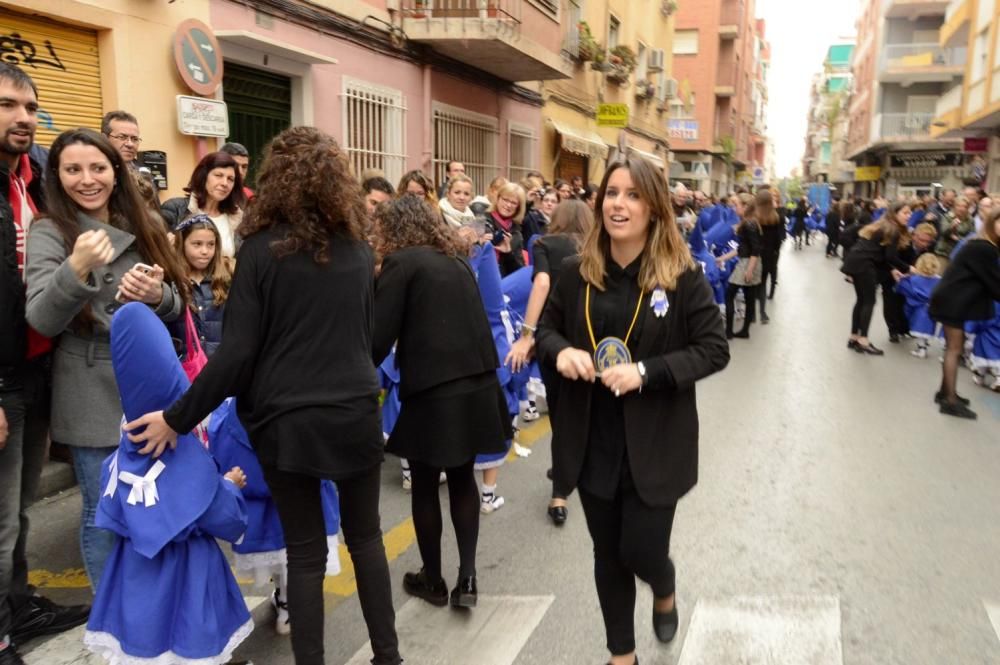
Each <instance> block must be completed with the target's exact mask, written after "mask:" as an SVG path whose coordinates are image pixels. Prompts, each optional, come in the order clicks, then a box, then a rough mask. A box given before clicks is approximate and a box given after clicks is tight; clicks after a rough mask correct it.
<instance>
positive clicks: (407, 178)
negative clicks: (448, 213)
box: [396, 170, 438, 208]
mask: <svg viewBox="0 0 1000 665" xmlns="http://www.w3.org/2000/svg"><path fill="white" fill-rule="evenodd" d="M436 191H437V190H435V189H434V181H433V180H431V179H430V178H429V177H427V175H425V174H424V172H423V171H420V170H415V171H408V172H406V173H405V174H403V177H402V178H400V179H399V187H397V188H396V196H406V195H407V194H409V195H410V196H414V197H416V198H418V199H421V200H423V201H426V202H427V205H429V206H431V207H432V208H434V207H436V206H437V204H438V199H437V197H436V195H435V192H436Z"/></svg>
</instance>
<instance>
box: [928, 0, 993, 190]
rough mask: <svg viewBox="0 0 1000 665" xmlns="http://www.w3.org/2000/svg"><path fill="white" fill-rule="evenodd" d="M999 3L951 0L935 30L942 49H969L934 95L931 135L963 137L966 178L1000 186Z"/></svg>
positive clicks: (983, 183)
mask: <svg viewBox="0 0 1000 665" xmlns="http://www.w3.org/2000/svg"><path fill="white" fill-rule="evenodd" d="M998 26H1000V3H998V2H995V1H994V0H954V1H952V2H949V3H948V7H947V9H946V10H945V22H944V25H943V26H942V27H941V30H940V33H939V44H940V46H941V48H943V49H949V48H962V47H964V48H965V49H966V52H967V53H969V54H970V55H971V57H969V58H968V60H967V61H966V63H965V70H964V72H963V73H962V77H961V79H960V80H958V81H956V82H955V83H954V85H953V86H952V87H951V88H950V89H949V90H948V91H947V92H946V93H945V94H944V95H942V96H941V97H940V99H938V102H937V105H936V108H935V112H934V120H933V122H932V123H931V135H932V136H934V137H935V138H940V139H953V138H958V139H962V140H963V152H964V153H965V162H966V167H967V173H966V181H967V182H970V183H974V184H978V185H980V186H982V187H984V188H985V189H986V190H987V191H990V192H997V191H1000V27H998Z"/></svg>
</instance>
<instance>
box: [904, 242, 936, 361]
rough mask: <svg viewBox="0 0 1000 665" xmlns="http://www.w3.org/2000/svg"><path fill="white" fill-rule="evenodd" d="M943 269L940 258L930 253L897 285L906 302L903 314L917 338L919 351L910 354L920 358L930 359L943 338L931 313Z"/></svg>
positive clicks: (922, 257) (915, 350)
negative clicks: (929, 350)
mask: <svg viewBox="0 0 1000 665" xmlns="http://www.w3.org/2000/svg"><path fill="white" fill-rule="evenodd" d="M939 267H940V262H939V261H938V259H937V257H936V256H934V255H933V254H931V253H929V252H928V253H926V254H923V255H922V256H921V257H920V258H919V259H917V263H916V265H915V266H913V271H912V272H910V274H909V275H906V276H904V277H903V278H902V279H901V280H899V282H898V283H897V284H896V293H898V294H900V295H901V296H903V297H904V298H906V302H905V303H904V305H903V312H904V313H905V314H906V320H907V321H909V323H910V334H911V335H913V336H914V337H916V338H917V348H915V349H914V350H913V351H910V353H911V354H912V355H914V356H916V357H917V358H926V357H927V347H928V346H930V341H931V340H932V339H934V338H935V337H940V336H941V331H940V330H938V328H939V326H938V325H937V323H935V322H934V320H933V319H931V315H930V314H929V313H928V308H929V306H930V301H931V292H932V291H934V287H935V286H937V284H938V282H939V281H940V280H941V278H940V277H939V276H938V271H939Z"/></svg>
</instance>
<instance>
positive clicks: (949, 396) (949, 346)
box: [939, 325, 965, 406]
mask: <svg viewBox="0 0 1000 665" xmlns="http://www.w3.org/2000/svg"><path fill="white" fill-rule="evenodd" d="M943 327H944V342H945V344H944V363H943V364H942V365H941V387H940V389H939V392H940V393H941V395H942V397H943V398H944V401H946V402H948V403H949V404H951V405H952V406H955V405H957V404H958V393H957V392H956V388H955V385H956V383H957V382H958V365H959V363H960V362H961V361H962V352H963V351H965V328H956V327H954V326H949V325H945V326H943Z"/></svg>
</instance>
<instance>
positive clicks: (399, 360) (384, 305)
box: [372, 247, 499, 401]
mask: <svg viewBox="0 0 1000 665" xmlns="http://www.w3.org/2000/svg"><path fill="white" fill-rule="evenodd" d="M394 343H395V344H396V365H397V366H398V367H399V374H400V384H399V397H400V399H402V400H404V401H405V400H406V398H407V397H408V396H410V395H413V394H415V393H419V392H421V391H423V390H427V389H428V388H433V387H434V386H438V385H441V384H443V383H447V382H448V381H454V380H455V379H461V378H465V377H470V376H478V375H480V374H484V373H486V372H492V371H494V370H496V368H497V367H498V366H499V362H498V361H497V350H496V346H495V345H494V344H493V333H492V332H491V331H490V324H489V321H488V320H487V319H486V309H485V308H484V307H483V301H482V298H480V296H479V286H478V285H477V284H476V277H475V274H474V273H473V272H472V268H471V267H470V266H469V263H468V261H466V260H465V259H464V258H458V257H450V256H447V255H446V254H443V253H441V252H439V251H437V250H436V249H433V248H431V247H407V248H406V249H401V250H399V251H397V252H393V253H392V254H390V255H389V256H387V257H385V259H384V260H383V261H382V272H381V274H379V277H378V280H377V281H376V284H375V341H374V344H373V345H372V360H373V361H374V362H375V364H376V365H380V364H381V363H382V361H383V360H385V358H386V356H387V355H389V351H390V350H391V349H392V345H393V344H394Z"/></svg>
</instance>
